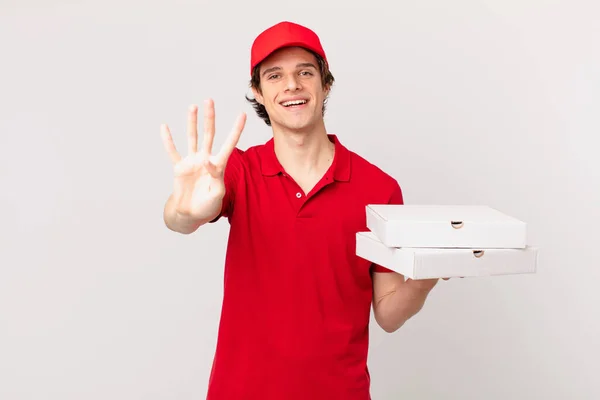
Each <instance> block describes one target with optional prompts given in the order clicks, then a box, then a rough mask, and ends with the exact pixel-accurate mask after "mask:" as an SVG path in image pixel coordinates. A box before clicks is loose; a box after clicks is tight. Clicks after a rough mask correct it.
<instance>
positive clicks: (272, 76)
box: [267, 74, 279, 79]
mask: <svg viewBox="0 0 600 400" xmlns="http://www.w3.org/2000/svg"><path fill="white" fill-rule="evenodd" d="M277 77H279V75H277V74H272V75H269V77H268V78H267V79H275V78H277Z"/></svg>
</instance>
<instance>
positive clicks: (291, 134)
mask: <svg viewBox="0 0 600 400" xmlns="http://www.w3.org/2000/svg"><path fill="white" fill-rule="evenodd" d="M273 140H274V146H275V154H276V156H277V159H278V160H279V162H280V163H281V165H282V166H283V168H284V169H285V170H286V171H287V172H288V173H290V174H296V175H312V174H316V175H321V174H323V173H325V171H326V170H327V169H328V168H329V166H330V165H331V163H332V161H333V153H334V144H333V143H332V142H331V140H329V137H328V135H327V130H326V129H325V125H324V123H322V122H321V123H320V124H319V125H318V126H316V127H313V128H312V129H310V130H307V131H292V130H284V129H280V128H275V127H274V128H273Z"/></svg>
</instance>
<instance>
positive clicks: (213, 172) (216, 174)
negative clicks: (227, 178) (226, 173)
mask: <svg viewBox="0 0 600 400" xmlns="http://www.w3.org/2000/svg"><path fill="white" fill-rule="evenodd" d="M204 168H206V170H207V171H208V173H209V174H210V176H212V177H213V178H215V179H219V178H221V171H220V168H217V166H216V165H215V164H214V163H213V162H212V161H210V160H209V159H206V160H204Z"/></svg>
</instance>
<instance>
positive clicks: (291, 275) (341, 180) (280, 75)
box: [162, 22, 437, 400]
mask: <svg viewBox="0 0 600 400" xmlns="http://www.w3.org/2000/svg"><path fill="white" fill-rule="evenodd" d="M250 67H251V68H250V75H251V86H252V91H253V95H254V98H253V99H250V100H251V101H252V102H253V106H254V108H255V110H256V112H257V114H258V115H259V116H260V117H261V118H263V119H264V121H265V123H266V124H267V125H269V126H271V128H272V131H273V138H272V139H270V140H269V141H268V142H267V143H265V144H262V145H257V146H254V147H251V148H249V149H247V150H245V151H242V150H240V149H238V148H236V145H237V142H238V139H239V137H240V134H241V132H242V130H243V127H244V124H245V118H246V116H245V114H242V115H241V116H240V117H239V119H238V121H237V122H236V124H235V126H234V129H233V131H232V132H231V134H230V135H229V137H228V138H227V140H226V142H225V144H224V145H223V147H222V148H221V150H220V151H219V152H218V153H216V154H213V153H212V144H213V137H214V130H215V127H214V108H213V103H212V102H211V101H210V100H209V101H207V102H206V103H205V106H204V115H205V116H204V137H203V142H202V145H201V146H199V145H198V139H197V128H196V124H197V121H196V120H197V109H196V107H192V108H191V109H190V112H189V123H188V155H187V157H185V158H182V157H181V156H180V155H179V154H178V152H177V151H176V149H175V147H174V145H173V141H172V139H171V134H170V132H169V129H168V127H166V126H165V125H163V127H162V134H163V140H164V143H165V146H166V149H167V151H168V153H169V154H170V156H171V158H172V160H173V163H174V172H175V182H174V189H173V193H172V194H171V196H170V197H169V199H168V201H167V203H166V205H165V210H164V219H165V224H166V225H167V227H168V228H169V229H171V230H173V231H176V232H180V233H184V234H188V233H191V232H194V231H195V230H196V229H198V227H200V226H202V225H204V224H206V223H209V222H215V221H217V220H218V219H219V218H221V217H225V218H227V219H228V221H229V223H230V226H231V228H230V235H229V242H228V248H227V255H226V260H225V275H224V298H223V305H222V313H221V322H220V326H219V334H218V342H217V348H216V353H215V357H214V362H213V367H212V372H211V376H210V381H209V387H208V395H207V398H208V399H209V400H238V399H240V400H241V399H252V400H254V399H256V400H259V399H260V400H270V399H277V400H296V399H298V400H300V399H301V400H320V399H323V400H325V399H326V400H334V399H344V400H367V399H369V398H370V395H369V390H370V379H369V371H368V368H367V350H368V333H369V332H368V326H369V317H370V311H371V304H372V305H373V310H374V314H375V318H376V321H377V323H378V324H379V325H380V326H381V327H382V328H383V329H384V330H385V331H387V332H393V331H395V330H397V329H398V328H399V327H400V326H402V325H403V324H404V323H405V321H407V320H408V319H409V318H410V317H412V316H413V315H415V314H416V313H417V312H418V311H419V310H420V309H421V307H422V306H423V304H424V302H425V299H426V297H427V295H428V293H429V292H430V290H431V289H432V288H433V287H434V285H435V284H436V282H437V280H424V281H413V280H407V281H406V282H405V280H404V278H403V276H402V275H399V274H397V273H395V272H392V271H389V270H387V269H385V268H383V267H381V266H377V265H372V264H371V263H370V262H368V261H366V260H364V259H361V258H359V257H357V256H356V255H355V244H356V237H355V234H356V232H358V231H363V230H366V211H365V206H366V205H367V204H382V203H393V204H402V202H403V198H402V191H401V189H400V186H399V185H398V183H397V182H396V180H395V179H393V178H392V177H390V176H389V175H387V174H386V173H384V172H383V171H381V170H380V169H379V168H377V167H376V166H374V165H372V164H370V163H369V162H367V161H366V160H364V159H363V158H361V157H360V156H358V155H357V154H355V153H354V152H351V151H350V150H348V149H347V148H345V147H344V146H343V145H342V143H341V141H340V140H339V138H338V137H337V136H336V135H333V134H329V133H328V132H327V130H326V128H325V124H324V121H323V113H324V107H325V103H326V100H327V96H328V94H329V91H330V89H331V85H332V83H333V75H332V74H331V72H330V70H329V63H328V61H327V57H326V54H325V52H324V50H323V48H322V46H321V43H320V39H319V38H318V37H317V35H316V34H315V33H314V32H313V31H311V30H310V29H308V28H306V27H303V26H301V25H297V24H294V23H290V22H282V23H279V24H277V25H274V26H272V27H270V28H269V29H267V30H265V31H264V32H262V33H261V34H260V35H259V36H258V37H257V38H256V39H255V41H254V43H253V45H252V50H251V63H250Z"/></svg>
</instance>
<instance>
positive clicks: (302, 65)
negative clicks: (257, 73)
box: [262, 62, 317, 76]
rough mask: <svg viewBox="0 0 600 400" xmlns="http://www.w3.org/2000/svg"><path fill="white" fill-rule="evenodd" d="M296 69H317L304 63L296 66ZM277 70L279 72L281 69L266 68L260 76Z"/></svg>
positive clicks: (308, 63) (313, 65)
mask: <svg viewBox="0 0 600 400" xmlns="http://www.w3.org/2000/svg"><path fill="white" fill-rule="evenodd" d="M296 68H314V69H317V67H316V66H315V64H313V63H310V62H304V63H299V64H296ZM279 70H281V67H271V68H267V69H265V70H264V71H263V73H262V76H265V75H266V74H268V73H270V72H274V71H279Z"/></svg>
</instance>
